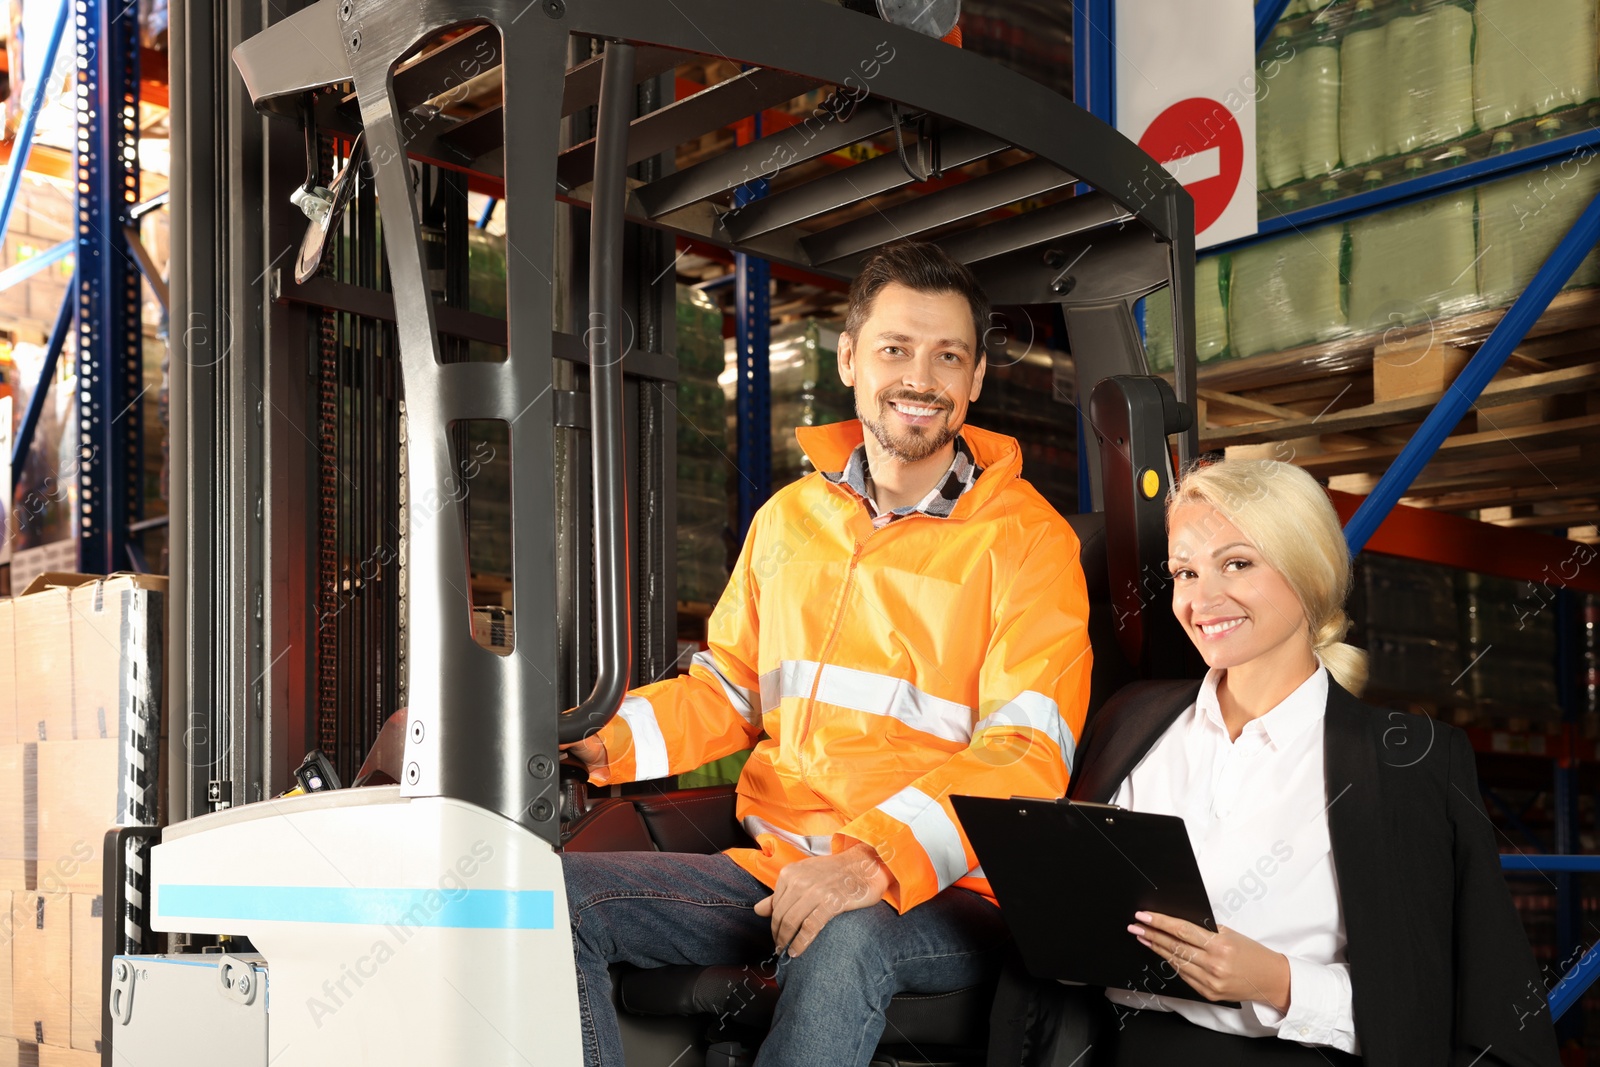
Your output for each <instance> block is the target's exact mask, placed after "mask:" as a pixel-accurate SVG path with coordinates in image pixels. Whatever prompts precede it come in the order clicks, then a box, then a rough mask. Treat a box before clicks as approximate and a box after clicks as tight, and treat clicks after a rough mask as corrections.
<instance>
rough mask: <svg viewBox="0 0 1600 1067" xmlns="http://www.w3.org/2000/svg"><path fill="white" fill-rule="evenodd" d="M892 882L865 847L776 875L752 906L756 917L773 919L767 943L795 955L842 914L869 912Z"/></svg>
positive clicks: (801, 863) (796, 865) (815, 859)
mask: <svg viewBox="0 0 1600 1067" xmlns="http://www.w3.org/2000/svg"><path fill="white" fill-rule="evenodd" d="M892 881H893V879H892V878H891V877H890V875H889V868H887V867H885V866H884V865H883V861H881V860H879V859H878V854H877V853H876V852H874V851H873V850H872V849H871V848H870V847H869V846H867V845H861V844H858V845H855V846H853V847H851V848H848V849H846V850H845V851H843V852H837V853H835V854H833V855H832V856H814V857H812V858H811V859H806V860H799V861H798V862H795V863H791V864H789V866H787V867H785V868H784V869H783V870H782V871H780V872H778V885H777V887H776V888H775V889H773V891H772V895H771V896H770V897H768V898H767V899H765V900H763V901H760V902H759V903H757V904H756V908H755V911H756V914H757V915H760V916H762V917H763V918H765V917H766V916H771V917H772V943H773V944H774V945H776V946H777V947H778V948H780V949H782V948H785V947H787V948H788V950H789V955H791V956H798V955H800V953H802V952H804V951H805V950H806V949H807V948H808V947H809V946H810V944H811V942H812V940H814V939H815V938H816V936H817V935H818V934H819V933H821V932H822V928H823V927H824V926H826V925H827V924H828V920H830V919H832V918H833V917H834V916H835V915H838V914H839V913H840V912H844V911H855V910H856V909H858V908H870V907H872V905H874V904H876V903H878V902H879V901H880V900H882V899H883V894H884V893H886V892H887V891H888V889H889V885H890V884H891V882H892Z"/></svg>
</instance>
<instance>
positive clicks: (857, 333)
mask: <svg viewBox="0 0 1600 1067" xmlns="http://www.w3.org/2000/svg"><path fill="white" fill-rule="evenodd" d="M890 282H898V283H900V284H901V285H903V286H905V287H906V288H907V289H915V290H916V291H917V292H919V293H956V294H957V295H959V296H964V297H966V298H967V303H968V305H970V306H971V308H972V332H973V335H974V336H975V337H976V338H977V339H978V350H977V352H976V353H974V358H976V359H982V358H983V355H984V351H983V335H984V334H985V333H986V332H988V329H989V297H988V295H987V294H986V293H984V291H983V287H982V286H981V285H979V284H978V279H977V278H976V277H974V276H973V273H972V271H970V270H968V269H967V265H966V264H965V263H957V262H956V261H955V260H953V259H951V258H950V256H949V255H948V254H947V253H946V252H945V250H944V249H942V248H940V247H939V246H938V245H936V244H930V243H928V242H927V241H896V242H895V243H893V244H888V245H884V246H883V247H882V248H880V249H879V250H878V252H877V253H876V254H875V255H874V256H873V257H872V258H871V259H869V260H867V262H866V264H865V265H864V266H862V268H861V273H860V274H857V275H856V280H855V281H854V282H852V283H850V310H849V311H847V312H846V313H845V318H844V332H845V333H847V334H849V335H850V336H851V338H852V339H853V340H856V341H859V340H860V339H861V327H862V325H863V324H865V323H866V321H867V316H869V315H871V314H872V304H873V301H875V300H876V299H877V298H878V292H879V290H881V289H882V288H883V287H884V286H885V285H888V284H889V283H890Z"/></svg>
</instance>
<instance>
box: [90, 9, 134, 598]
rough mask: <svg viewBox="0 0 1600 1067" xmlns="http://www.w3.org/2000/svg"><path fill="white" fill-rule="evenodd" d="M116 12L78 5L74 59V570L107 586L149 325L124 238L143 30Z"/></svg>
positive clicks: (126, 502) (122, 541) (118, 559)
mask: <svg viewBox="0 0 1600 1067" xmlns="http://www.w3.org/2000/svg"><path fill="white" fill-rule="evenodd" d="M112 7H113V3H112V0H82V2H80V3H78V4H77V10H76V15H75V26H76V31H77V47H78V52H77V54H78V79H79V82H78V94H79V95H78V139H79V143H80V145H82V146H84V151H83V152H82V155H81V156H80V158H79V161H78V182H79V186H80V188H82V189H84V191H83V192H80V193H79V196H78V271H77V286H78V299H79V305H80V314H79V315H78V322H77V326H78V383H79V409H78V424H79V428H80V438H81V442H82V456H83V458H82V461H81V463H80V464H79V468H78V495H79V500H78V560H79V566H80V568H81V569H82V570H84V571H85V572H88V573H100V574H109V573H111V572H112V571H116V570H120V569H122V567H123V566H124V565H125V563H126V561H127V560H128V552H127V549H128V544H129V534H128V527H129V525H130V524H131V523H132V522H134V521H136V520H137V519H138V518H139V514H140V510H141V505H142V501H143V488H144V485H143V478H142V477H140V475H141V469H140V457H141V455H142V447H143V438H144V434H143V419H142V417H141V415H140V412H139V407H138V399H139V397H140V396H142V395H143V388H142V387H141V385H140V380H141V378H142V376H143V367H144V359H143V355H144V353H143V350H142V349H143V333H144V331H143V325H142V323H141V321H140V319H141V313H140V282H141V277H140V274H139V271H138V269H137V268H136V267H134V265H133V260H132V259H131V258H130V256H129V254H128V249H127V235H126V227H128V226H129V225H131V224H132V223H133V220H132V217H131V211H132V208H133V207H134V205H135V204H136V203H137V202H138V198H139V162H138V151H137V149H138V141H139V25H138V20H137V19H131V18H120V17H118V14H120V11H118V12H113V10H112Z"/></svg>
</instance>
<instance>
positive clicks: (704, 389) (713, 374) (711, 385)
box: [675, 286, 731, 604]
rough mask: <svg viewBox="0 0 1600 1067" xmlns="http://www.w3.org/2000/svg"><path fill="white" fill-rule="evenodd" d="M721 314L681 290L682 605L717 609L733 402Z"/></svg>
mask: <svg viewBox="0 0 1600 1067" xmlns="http://www.w3.org/2000/svg"><path fill="white" fill-rule="evenodd" d="M722 347H723V342H722V312H721V311H720V310H719V309H718V308H717V306H716V305H715V304H713V303H712V302H711V301H710V300H709V299H708V298H707V297H706V296H705V295H704V294H702V293H700V292H699V291H698V290H694V289H689V288H687V287H684V286H679V288H678V387H677V397H676V401H675V403H676V404H677V409H678V410H677V418H678V468H677V474H678V555H677V563H678V599H679V600H680V601H685V602H688V603H694V604H713V603H715V602H716V600H717V598H718V597H719V596H721V595H722V587H723V586H724V585H726V584H727V582H728V569H727V557H728V549H727V543H726V540H725V538H724V531H725V530H726V528H727V525H728V473H729V467H730V464H729V461H728V456H729V455H730V454H731V453H730V452H729V449H728V440H727V415H726V408H727V401H726V399H725V398H724V396H723V393H722V387H721V386H720V385H719V384H718V383H717V376H718V375H719V374H720V373H721V372H722V366H723V360H722Z"/></svg>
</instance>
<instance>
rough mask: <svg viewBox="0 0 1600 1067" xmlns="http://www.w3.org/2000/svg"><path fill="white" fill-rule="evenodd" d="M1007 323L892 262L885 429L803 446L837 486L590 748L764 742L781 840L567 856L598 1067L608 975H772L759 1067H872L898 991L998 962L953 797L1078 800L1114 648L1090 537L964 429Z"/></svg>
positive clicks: (922, 262)
mask: <svg viewBox="0 0 1600 1067" xmlns="http://www.w3.org/2000/svg"><path fill="white" fill-rule="evenodd" d="M988 321H989V302H988V298H987V297H986V296H985V295H984V293H983V291H982V289H981V288H980V287H979V286H978V283H977V280H976V279H975V278H974V277H973V275H972V273H971V272H970V271H969V270H967V268H966V267H965V266H963V265H961V264H959V263H957V262H955V261H954V260H952V259H950V258H949V257H948V256H946V255H945V254H944V253H943V252H942V251H941V250H940V249H939V248H937V247H936V246H934V245H930V244H922V243H917V242H902V243H899V244H895V245H891V246H888V247H886V248H884V249H883V250H882V251H881V252H879V253H878V254H877V255H875V256H874V257H873V258H872V259H871V260H870V261H868V263H867V264H866V266H865V267H864V268H863V269H862V272H861V274H860V276H859V277H858V278H857V279H856V281H855V284H854V285H853V286H852V287H851V291H850V309H849V312H848V315H847V318H846V322H845V329H844V333H843V335H842V336H841V338H840V341H839V373H840V376H841V377H842V378H843V379H844V382H845V384H846V385H847V386H850V387H851V388H852V389H854V391H855V399H856V410H857V413H858V414H859V415H860V419H859V421H852V422H845V423H839V424H836V425H832V426H812V427H802V428H800V429H799V430H798V431H797V433H798V434H799V438H800V443H801V445H802V446H803V447H804V448H805V451H806V455H807V456H809V457H810V459H811V461H812V463H813V465H814V466H815V467H816V470H817V473H815V474H812V475H808V476H807V477H805V478H802V479H800V480H799V481H798V482H795V483H794V484H792V485H789V486H786V487H785V488H783V489H781V490H779V491H778V492H777V493H776V494H774V496H773V497H772V499H771V500H770V501H768V502H767V504H766V505H765V506H764V507H763V508H762V509H761V510H760V512H759V513H757V515H756V517H755V521H754V523H753V524H752V526H751V529H750V534H749V537H748V538H747V539H746V541H745V544H744V549H743V551H742V552H741V553H740V556H739V561H738V564H737V566H736V567H735V569H734V572H733V576H732V578H731V580H730V581H729V583H728V588H727V590H726V592H724V593H723V595H722V599H721V601H720V602H719V603H718V605H717V608H716V611H715V612H714V613H713V614H712V616H711V622H710V629H709V635H708V636H709V641H708V644H709V645H710V648H709V650H708V651H706V652H701V653H700V654H699V655H697V656H696V657H695V659H694V663H693V666H692V667H691V669H690V673H689V675H688V676H687V677H683V678H675V679H672V680H670V681H665V682H658V683H656V684H654V685H647V686H644V687H643V688H641V689H638V690H636V691H634V692H633V693H631V694H629V696H628V697H627V699H626V700H624V702H623V705H622V710H621V711H620V712H619V713H618V714H617V716H616V718H615V719H613V720H612V722H611V723H610V724H609V725H608V726H606V727H605V728H604V729H602V730H600V731H599V732H598V733H596V734H595V735H593V736H592V737H590V738H588V739H587V740H585V741H582V742H579V743H578V744H577V745H575V746H572V748H571V749H570V752H571V753H572V754H573V755H576V756H577V757H578V758H580V759H581V760H583V762H584V763H585V764H586V765H587V766H588V768H589V771H590V775H591V778H590V780H591V781H592V782H594V783H595V784H606V783H610V782H622V781H633V780H641V779H649V778H660V777H664V776H666V775H670V774H676V773H678V772H680V771H687V770H690V769H692V768H695V767H698V766H699V765H701V764H703V763H705V762H707V761H709V760H713V759H716V758H718V757H721V756H726V755H729V754H731V753H734V752H738V751H741V750H744V749H753V751H752V752H751V755H750V757H749V761H748V762H747V763H746V765H745V768H744V772H743V774H742V775H741V777H740V779H739V805H738V814H739V818H740V819H741V821H742V822H743V824H744V827H745V829H746V830H748V831H749V833H750V835H751V836H752V837H753V838H754V839H755V841H756V843H757V844H758V846H759V847H758V848H751V849H733V850H730V851H728V852H726V853H723V854H721V855H714V856H698V855H680V854H671V853H658V852H651V853H609V854H608V853H587V854H577V853H569V854H567V855H564V856H563V857H562V859H563V863H564V866H565V874H566V883H567V896H568V906H569V909H570V911H571V916H572V928H573V943H574V946H575V949H576V952H577V966H578V993H579V1001H580V1005H581V1008H582V1012H583V1037H584V1051H585V1056H586V1058H587V1062H588V1063H589V1064H590V1065H591V1067H621V1064H622V1043H621V1037H620V1033H619V1031H618V1025H617V1020H616V1016H615V1010H614V1009H613V1007H612V1002H611V996H610V979H609V976H608V971H607V965H608V964H610V963H617V962H627V963H631V964H634V965H637V966H643V967H652V966H664V965H668V964H702V965H705V964H714V963H723V964H729V963H750V964H756V963H757V961H762V960H765V961H767V962H768V963H769V964H770V965H771V966H772V967H773V968H775V969H776V972H777V978H778V981H779V982H780V983H781V985H782V993H781V995H780V997H779V999H778V1007H777V1011H776V1014H775V1016H774V1018H773V1021H772V1029H771V1032H770V1033H769V1034H768V1036H767V1039H766V1041H765V1042H764V1043H763V1044H762V1046H761V1050H760V1053H759V1055H758V1058H757V1061H756V1062H757V1064H759V1065H761V1067H770V1065H774V1064H806V1065H827V1067H848V1065H852V1064H855V1065H862V1067H864V1065H865V1064H867V1062H868V1060H869V1059H870V1058H871V1056H872V1053H873V1050H874V1049H875V1048H876V1046H877V1042H878V1038H879V1036H880V1035H881V1033H882V1031H883V1027H884V1011H885V1009H886V1008H887V1007H888V1004H889V1000H890V998H891V997H893V996H894V994H895V993H897V992H900V991H902V990H915V991H919V992H944V991H949V990H954V989H959V988H962V987H965V986H967V985H971V984H974V983H975V982H978V981H980V980H982V979H983V978H984V977H985V976H986V975H987V974H989V973H990V972H991V971H992V970H993V969H994V968H995V966H996V956H997V952H998V949H999V947H1000V946H1001V945H1002V944H1003V942H1004V933H1003V925H1002V923H1001V920H1000V917H999V910H998V908H997V907H996V906H995V904H994V897H993V895H992V894H991V893H990V891H989V883H988V881H987V880H986V879H985V878H984V876H983V870H982V868H981V867H979V866H978V863H977V860H976V859H975V858H974V856H973V853H972V848H971V846H970V845H969V844H968V842H967V839H966V835H965V834H964V833H963V832H962V830H961V824H960V822H959V821H958V820H957V818H956V815H955V812H954V810H953V809H952V807H951V805H950V797H951V796H952V795H954V794H973V795H979V796H997V797H1007V796H1013V795H1026V796H1058V795H1061V794H1062V793H1064V792H1065V790H1066V786H1067V778H1068V775H1069V774H1070V773H1071V770H1072V755H1073V746H1074V739H1075V738H1076V736H1077V735H1078V733H1079V731H1080V730H1081V728H1082V726H1083V720H1084V713H1085V710H1086V708H1087V706H1088V698H1089V666H1090V658H1089V637H1088V629H1087V622H1088V597H1087V593H1086V590H1085V587H1084V579H1083V570H1082V567H1081V566H1080V565H1079V562H1078V542H1077V539H1076V538H1075V537H1074V536H1073V533H1072V530H1071V527H1069V526H1068V525H1067V523H1066V520H1064V519H1063V518H1061V516H1060V515H1058V514H1056V512H1055V511H1054V510H1053V509H1052V508H1051V507H1050V505H1049V504H1047V503H1046V502H1045V501H1044V499H1043V498H1042V497H1041V496H1040V495H1039V494H1038V492H1036V491H1035V490H1034V489H1033V487H1032V486H1030V485H1029V484H1028V483H1027V482H1025V481H1023V480H1022V478H1021V472H1022V458H1021V451H1020V449H1019V448H1018V445H1017V442H1016V441H1015V440H1013V439H1012V438H1009V437H1005V436H1002V435H1000V434H997V433H991V432H989V431H986V430H980V429H977V428H976V427H973V426H968V425H966V424H965V419H966V414H967V407H968V405H969V404H971V403H972V402H973V401H975V400H977V399H978V393H979V390H980V389H981V387H982V385H983V374H984V369H985V365H986V364H985V360H984V352H983V348H982V338H983V335H984V331H985V330H986V328H987V325H988Z"/></svg>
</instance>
